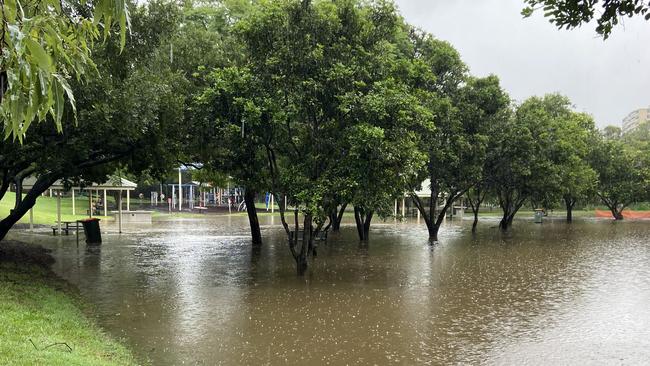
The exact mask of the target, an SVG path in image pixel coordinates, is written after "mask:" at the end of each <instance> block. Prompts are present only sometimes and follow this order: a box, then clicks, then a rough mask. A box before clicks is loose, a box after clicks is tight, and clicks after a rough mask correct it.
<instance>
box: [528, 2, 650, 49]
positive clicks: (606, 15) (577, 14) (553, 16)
mask: <svg viewBox="0 0 650 366" xmlns="http://www.w3.org/2000/svg"><path fill="white" fill-rule="evenodd" d="M524 2H525V3H526V5H527V6H526V7H525V8H524V10H522V14H523V15H524V16H525V17H529V16H531V15H532V14H533V13H534V12H535V11H538V10H540V11H543V12H544V16H545V17H547V18H549V21H550V22H551V23H553V24H555V25H556V26H557V27H558V28H560V29H562V28H567V29H571V28H577V27H580V26H581V25H583V24H585V23H589V22H590V21H592V20H593V19H596V24H597V26H596V32H597V33H598V34H600V35H602V36H603V38H605V39H607V37H609V35H610V34H611V33H612V31H613V29H614V27H615V26H617V25H618V24H619V23H620V22H621V21H622V19H624V18H631V17H633V16H642V17H643V18H645V20H650V1H647V0H619V1H610V0H603V1H602V2H601V1H598V0H524Z"/></svg>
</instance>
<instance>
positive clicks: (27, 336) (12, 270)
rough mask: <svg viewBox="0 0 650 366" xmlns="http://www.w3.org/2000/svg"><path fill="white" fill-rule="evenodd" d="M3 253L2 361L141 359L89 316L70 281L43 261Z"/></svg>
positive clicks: (64, 362)
mask: <svg viewBox="0 0 650 366" xmlns="http://www.w3.org/2000/svg"><path fill="white" fill-rule="evenodd" d="M7 244H8V243H7V242H4V241H3V242H2V246H3V247H6V246H7ZM9 245H11V244H9ZM0 248H2V247H0ZM2 258H3V255H2V252H1V251H0V324H1V325H2V326H0V365H136V364H137V361H136V360H135V358H134V357H133V355H132V353H131V352H130V351H129V350H128V349H127V348H126V347H124V346H123V345H122V344H120V343H119V342H117V341H115V340H114V339H111V338H110V337H109V336H108V335H106V334H105V333H104V332H103V331H102V330H101V329H100V328H99V327H98V326H97V325H96V324H95V323H94V322H93V321H92V320H90V318H89V317H88V316H87V315H86V313H87V312H88V306H87V305H85V304H84V303H83V301H82V300H81V299H80V297H79V295H78V293H77V292H76V291H75V290H74V289H73V288H72V287H71V286H70V285H68V284H67V283H66V282H64V281H63V280H61V279H59V278H57V277H56V276H55V275H54V274H53V273H52V272H51V271H50V270H49V269H48V268H46V267H43V266H42V265H40V264H34V263H25V261H24V260H23V261H22V263H16V262H13V261H6V260H5V261H3V260H2ZM32 342H33V344H32ZM63 343H65V344H63ZM68 346H69V347H70V348H68Z"/></svg>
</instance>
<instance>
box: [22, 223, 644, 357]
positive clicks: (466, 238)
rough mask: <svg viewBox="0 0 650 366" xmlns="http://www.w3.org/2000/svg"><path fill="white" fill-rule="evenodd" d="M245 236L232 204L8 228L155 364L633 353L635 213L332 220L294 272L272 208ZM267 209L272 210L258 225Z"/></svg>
mask: <svg viewBox="0 0 650 366" xmlns="http://www.w3.org/2000/svg"><path fill="white" fill-rule="evenodd" d="M261 220H262V224H263V225H264V226H263V235H264V238H265V243H264V246H263V248H262V249H261V250H260V251H259V252H253V251H252V250H251V246H250V241H249V238H248V236H247V235H248V227H247V220H246V218H245V217H212V218H206V219H191V220H189V219H186V220H175V221H164V222H156V223H154V224H153V225H152V226H144V227H128V228H126V231H127V232H128V233H127V234H122V235H117V234H104V244H103V245H102V246H101V248H86V246H85V245H81V246H80V247H79V249H77V247H76V245H75V241H74V237H72V236H71V237H68V238H53V237H51V236H46V235H44V234H34V235H27V234H26V233H17V234H14V238H20V239H21V240H29V241H32V242H35V243H39V244H42V245H44V246H46V247H49V248H51V249H53V250H54V256H55V258H56V260H57V262H56V264H55V265H54V267H53V269H54V270H55V271H56V272H57V273H58V274H60V275H61V276H63V277H64V278H66V279H67V280H69V281H70V282H72V283H74V284H76V285H77V286H78V287H79V288H80V290H81V292H82V295H83V296H84V297H85V298H86V299H88V301H90V302H91V303H93V304H95V305H96V307H97V309H98V316H99V322H100V324H101V325H102V326H104V327H105V328H106V329H107V330H108V331H109V332H111V333H112V334H113V335H115V336H118V337H123V338H124V339H125V342H126V343H127V344H129V345H130V346H131V347H132V348H133V349H134V350H135V352H136V353H137V354H139V356H140V357H141V358H142V359H149V360H151V361H152V362H153V364H155V365H178V364H183V363H184V364H198V365H214V364H224V365H239V364H248V365H262V364H272V365H284V364H301V365H308V364H309V365H316V364H332V365H342V364H360V365H368V364H378V365H384V364H390V363H395V364H398V363H399V364H457V363H472V364H479V363H482V364H517V365H520V364H556V365H557V364H603V365H611V364H645V363H648V362H650V242H649V240H648V237H649V234H650V222H622V223H613V222H610V221H595V220H594V221H591V220H583V221H578V222H575V223H573V224H572V225H567V224H565V223H563V222H561V221H546V222H545V223H544V224H542V225H539V224H533V223H532V222H531V221H528V220H521V221H517V222H516V223H515V227H514V229H513V231H512V232H511V233H510V234H507V235H504V234H501V233H500V232H499V231H498V230H497V229H495V228H493V226H495V225H496V222H490V221H485V222H483V223H482V224H481V226H479V233H478V234H477V235H472V234H471V232H470V225H469V224H470V222H468V221H465V222H458V221H457V222H453V223H448V224H447V225H445V226H444V227H443V229H442V232H441V240H440V243H439V244H437V245H435V246H430V245H428V241H427V235H426V230H425V228H424V226H423V225H417V224H415V223H410V224H403V223H393V222H388V223H384V224H382V223H380V222H379V223H377V224H376V225H373V228H372V230H371V239H370V241H369V243H368V244H366V245H360V244H359V242H358V240H357V238H356V236H355V235H356V233H355V229H354V227H353V226H351V225H349V224H348V225H344V226H343V228H342V232H341V233H340V234H339V235H330V239H329V241H328V243H327V244H325V245H322V246H321V247H320V250H319V257H318V258H317V259H316V260H315V261H314V262H313V263H312V266H311V268H310V270H309V273H308V274H307V276H305V277H304V278H297V277H296V275H295V264H294V262H293V259H292V258H291V256H290V254H289V252H288V249H287V245H286V241H285V237H284V234H283V232H282V229H281V228H280V227H279V226H277V219H275V222H271V220H272V219H271V218H270V217H262V218H261ZM272 224H275V225H272Z"/></svg>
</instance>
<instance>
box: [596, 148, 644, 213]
mask: <svg viewBox="0 0 650 366" xmlns="http://www.w3.org/2000/svg"><path fill="white" fill-rule="evenodd" d="M589 159H590V162H591V166H592V167H593V168H594V169H595V170H596V172H597V174H598V186H597V187H596V189H597V190H596V193H597V195H598V197H599V198H600V199H601V201H602V202H603V203H604V204H605V205H607V207H609V209H610V210H611V211H612V214H613V215H614V217H615V218H618V219H620V218H621V217H618V215H619V214H620V212H621V211H622V210H623V209H625V208H626V207H628V206H629V205H631V204H633V203H636V202H642V201H644V200H647V199H648V198H650V197H649V196H648V184H649V183H650V164H649V163H650V161H648V154H647V151H643V150H639V149H637V148H635V146H633V145H627V144H626V143H624V142H622V141H620V140H607V139H602V140H599V141H597V143H596V145H595V147H594V149H593V150H592V152H591V154H590V156H589Z"/></svg>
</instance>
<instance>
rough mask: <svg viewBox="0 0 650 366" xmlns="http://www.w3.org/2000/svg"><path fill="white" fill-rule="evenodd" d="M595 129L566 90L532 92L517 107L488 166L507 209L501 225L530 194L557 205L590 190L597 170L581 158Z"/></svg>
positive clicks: (539, 202)
mask: <svg viewBox="0 0 650 366" xmlns="http://www.w3.org/2000/svg"><path fill="white" fill-rule="evenodd" d="M590 131H593V122H592V121H591V119H590V118H589V117H588V116H585V115H580V114H576V113H575V112H573V111H572V110H571V104H570V101H569V100H568V99H567V98H566V97H563V96H561V95H557V94H549V95H546V96H544V97H543V98H538V97H532V98H529V99H527V100H526V101H524V102H523V103H522V104H521V105H520V106H518V107H517V109H516V111H515V113H514V116H513V118H511V119H509V120H507V121H506V122H504V124H503V125H502V126H501V127H500V128H499V129H498V131H497V136H496V139H495V144H494V146H493V147H492V152H491V154H490V158H489V161H488V164H487V165H486V168H487V171H488V172H490V176H489V184H490V186H491V187H492V189H493V190H494V191H495V193H496V196H497V199H498V201H499V204H500V206H501V208H502V209H503V214H504V217H503V219H502V222H501V227H502V228H504V229H505V228H507V227H508V226H510V224H511V223H512V220H513V218H514V215H515V214H516V213H517V211H518V210H519V209H520V208H521V207H522V205H523V204H524V203H525V201H526V200H527V199H530V200H531V201H532V203H533V205H536V206H539V207H540V208H545V207H553V205H554V204H555V202H557V201H558V200H559V199H560V198H561V197H563V194H575V195H578V194H579V193H580V194H582V192H584V191H588V187H590V186H591V184H593V183H592V182H590V180H591V179H592V177H593V174H592V173H591V172H590V169H589V167H588V166H586V165H585V164H583V162H582V159H584V156H585V155H586V153H587V151H586V150H587V144H588V142H589V136H591V135H590ZM583 179H584V181H583Z"/></svg>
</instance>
